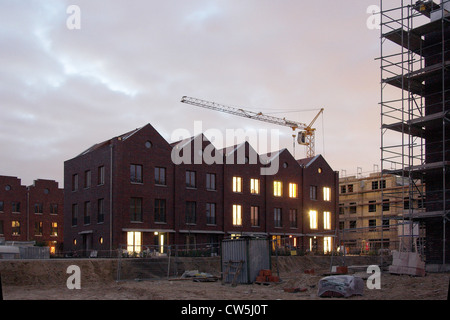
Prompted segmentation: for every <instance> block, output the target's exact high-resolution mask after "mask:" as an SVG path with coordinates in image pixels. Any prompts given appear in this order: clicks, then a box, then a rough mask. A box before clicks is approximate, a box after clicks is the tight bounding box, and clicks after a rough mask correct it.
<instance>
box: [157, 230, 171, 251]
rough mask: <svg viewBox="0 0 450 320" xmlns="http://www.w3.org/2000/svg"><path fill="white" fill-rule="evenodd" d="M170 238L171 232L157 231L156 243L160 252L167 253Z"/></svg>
mask: <svg viewBox="0 0 450 320" xmlns="http://www.w3.org/2000/svg"><path fill="white" fill-rule="evenodd" d="M168 240H169V234H168V233H167V232H155V233H154V243H155V246H156V248H155V249H156V251H157V252H159V253H167V248H166V247H167V244H168Z"/></svg>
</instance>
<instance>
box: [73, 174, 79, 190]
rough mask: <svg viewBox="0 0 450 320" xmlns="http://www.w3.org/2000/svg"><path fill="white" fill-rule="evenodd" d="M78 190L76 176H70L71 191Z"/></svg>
mask: <svg viewBox="0 0 450 320" xmlns="http://www.w3.org/2000/svg"><path fill="white" fill-rule="evenodd" d="M77 190H78V174H74V175H72V191H77Z"/></svg>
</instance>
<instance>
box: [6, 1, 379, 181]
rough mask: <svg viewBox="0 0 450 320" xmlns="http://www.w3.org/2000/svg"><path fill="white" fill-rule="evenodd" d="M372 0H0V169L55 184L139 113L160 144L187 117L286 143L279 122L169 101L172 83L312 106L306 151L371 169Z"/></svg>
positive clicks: (374, 135) (272, 108)
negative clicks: (311, 135)
mask: <svg viewBox="0 0 450 320" xmlns="http://www.w3.org/2000/svg"><path fill="white" fill-rule="evenodd" d="M377 4H378V0H346V1H333V0H322V1H304V0H245V1H242V0H164V1H160V0H158V1H156V0H127V1H125V0H113V1H111V0H95V1H92V0H83V1H82V0H70V1H64V0H28V1H17V0H0V65H1V67H0V175H8V176H17V177H19V178H21V179H22V183H23V184H25V185H30V184H32V183H33V181H34V180H35V179H52V180H56V181H58V182H59V183H60V186H62V185H63V171H64V161H65V160H68V159H71V158H73V157H75V156H77V155H78V154H79V153H81V152H82V151H84V150H85V149H87V148H89V147H90V146H91V145H93V144H95V143H98V142H101V141H104V140H107V139H109V138H112V137H115V136H118V135H120V134H122V133H125V132H128V131H130V130H133V129H135V128H138V127H142V126H144V125H145V124H147V123H150V124H152V125H153V126H154V127H155V129H156V130H157V131H158V132H160V134H161V135H162V136H163V137H164V138H165V139H166V140H167V141H168V142H174V141H175V140H172V138H173V133H174V132H176V131H177V130H178V129H185V130H187V131H189V132H192V134H195V133H196V132H194V131H195V130H194V128H195V126H196V124H197V128H198V126H199V123H200V124H201V128H202V129H203V131H207V130H209V129H215V130H219V132H223V134H224V136H225V132H226V130H238V129H243V130H245V131H246V132H254V131H255V130H266V132H271V131H270V130H278V133H279V136H278V137H279V139H278V145H279V149H281V148H288V149H289V151H290V152H291V153H294V150H293V140H292V136H291V135H292V130H291V129H290V128H288V127H284V126H277V125H274V124H269V123H265V122H261V121H256V120H251V119H245V118H241V117H237V116H233V115H229V114H225V113H222V112H218V111H211V110H206V109H203V108H199V107H195V106H192V105H189V104H185V103H181V102H180V100H181V98H182V97H183V96H185V95H186V96H190V97H195V98H199V99H203V100H207V101H213V102H217V103H220V104H224V105H230V106H235V107H239V108H243V109H247V110H252V111H261V112H263V113H266V114H269V115H273V116H276V117H281V118H283V117H285V118H286V119H290V120H295V121H298V122H301V123H306V124H309V123H310V122H311V121H312V119H313V118H314V117H315V115H316V114H317V113H318V111H319V109H320V108H324V112H323V114H322V115H320V116H319V118H318V119H317V120H316V122H315V123H314V125H313V127H314V128H316V146H315V153H316V154H322V155H323V156H324V157H325V159H326V160H327V162H328V163H329V164H330V166H331V167H332V168H333V169H334V170H336V171H339V172H340V173H341V175H342V174H347V175H352V174H356V172H357V171H358V170H361V171H362V172H364V173H369V172H372V171H373V170H374V169H376V165H378V166H379V163H380V135H381V133H380V107H379V101H380V84H379V83H380V79H379V78H380V65H379V61H377V60H376V58H377V57H379V54H380V34H379V30H377V29H374V28H369V27H368V25H367V21H368V19H370V18H371V14H370V13H368V8H369V6H371V5H377ZM71 5H75V6H76V7H75V8H74V7H71ZM199 121H201V122H199ZM261 132H263V131H261ZM197 133H198V132H197ZM216 140H217V141H215V142H214V144H215V146H216V147H218V148H223V147H226V146H228V145H230V144H231V143H227V141H224V139H222V140H219V139H216ZM254 147H255V149H256V150H257V151H258V152H260V153H264V152H268V151H274V150H265V149H266V148H265V147H264V146H259V147H261V148H259V147H258V146H254ZM267 148H268V149H270V146H268V147H267ZM263 149H264V150H263ZM305 156H306V148H305V147H303V146H301V145H297V146H296V147H295V157H296V158H304V157H305ZM358 168H360V169H358Z"/></svg>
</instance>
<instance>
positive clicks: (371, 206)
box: [369, 200, 377, 212]
mask: <svg viewBox="0 0 450 320" xmlns="http://www.w3.org/2000/svg"><path fill="white" fill-rule="evenodd" d="M369 212H377V205H376V201H375V200H371V201H369Z"/></svg>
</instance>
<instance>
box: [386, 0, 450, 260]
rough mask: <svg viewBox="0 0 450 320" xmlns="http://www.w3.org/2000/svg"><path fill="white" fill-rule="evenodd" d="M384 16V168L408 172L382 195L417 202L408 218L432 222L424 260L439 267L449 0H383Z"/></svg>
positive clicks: (446, 204)
mask: <svg viewBox="0 0 450 320" xmlns="http://www.w3.org/2000/svg"><path fill="white" fill-rule="evenodd" d="M391 3H395V4H391ZM394 5H395V6H394ZM380 17H381V20H380V22H381V46H380V50H381V52H380V62H381V103H380V104H381V166H382V172H383V173H384V174H388V173H389V174H395V175H398V176H400V177H402V178H403V179H409V184H408V186H409V187H408V188H407V189H401V192H398V193H393V192H392V191H390V190H388V189H386V190H384V191H383V195H382V197H383V198H389V199H393V198H396V197H397V198H398V199H405V198H409V199H410V203H415V204H416V205H411V206H409V208H408V212H407V213H406V214H404V215H403V217H402V219H407V220H415V221H419V222H420V223H421V224H422V225H423V226H424V227H425V228H426V239H424V240H425V241H424V243H425V245H424V252H425V260H426V263H427V265H441V266H440V268H441V267H444V266H448V264H449V262H450V252H449V248H450V243H449V234H450V228H449V224H448V221H449V216H448V213H449V208H450V193H449V187H448V185H449V182H450V181H449V178H450V172H449V170H448V169H449V165H450V150H449V138H450V131H449V129H448V121H449V117H448V114H447V113H448V112H449V111H450V110H449V107H450V103H449V98H448V95H449V83H450V82H449V81H450V79H449V72H448V68H449V66H450V54H449V48H450V0H446V1H440V2H438V1H406V0H405V1H403V0H401V1H395V2H393V1H390V2H389V4H386V1H380ZM417 181H422V182H424V183H423V184H420V185H419V184H417ZM412 199H420V200H421V201H415V202H414V201H412ZM422 208H425V210H423V209H422ZM410 225H413V224H410ZM412 234H413V233H412V232H411V235H412ZM412 239H414V237H411V241H412Z"/></svg>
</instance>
